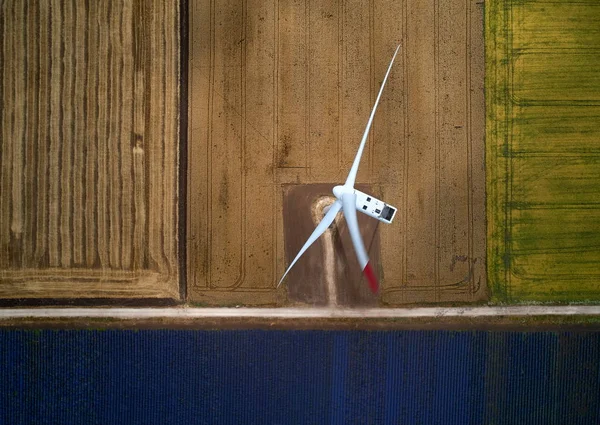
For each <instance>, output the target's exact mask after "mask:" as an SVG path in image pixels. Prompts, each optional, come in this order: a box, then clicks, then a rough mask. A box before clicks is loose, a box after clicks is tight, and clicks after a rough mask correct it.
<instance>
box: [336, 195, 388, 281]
mask: <svg viewBox="0 0 600 425" xmlns="http://www.w3.org/2000/svg"><path fill="white" fill-rule="evenodd" d="M342 205H343V209H344V217H345V218H346V223H347V224H348V230H349V231H350V238H351V239H352V244H353V245H354V251H355V252H356V258H357V259H358V264H359V265H360V268H361V270H362V271H363V273H364V274H365V277H366V278H367V281H368V282H369V288H371V291H372V292H377V291H378V290H379V283H378V282H377V277H376V276H375V272H374V271H373V268H372V267H371V264H370V263H369V256H368V254H367V250H366V249H365V244H364V243H363V240H362V236H361V235H360V229H359V228H358V219H357V218H356V194H355V193H344V194H343V195H342Z"/></svg>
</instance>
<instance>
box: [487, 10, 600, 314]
mask: <svg viewBox="0 0 600 425" xmlns="http://www.w3.org/2000/svg"><path fill="white" fill-rule="evenodd" d="M486 103H487V104H486V107H487V124H486V126H487V129H486V137H487V140H486V144H487V151H486V155H487V158H486V161H487V163H486V166H487V199H488V205H487V208H488V209H487V216H488V278H489V283H490V286H491V289H492V296H493V299H494V301H496V302H501V303H502V302H507V303H520V302H536V301H539V302H559V303H562V302H598V301H600V2H598V1H596V0H587V1H581V0H578V1H577V2H568V1H544V2H542V1H525V0H513V1H510V0H491V1H489V2H486Z"/></svg>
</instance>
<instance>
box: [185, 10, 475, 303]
mask: <svg viewBox="0 0 600 425" xmlns="http://www.w3.org/2000/svg"><path fill="white" fill-rule="evenodd" d="M191 3H192V5H191V6H192V9H191V15H190V42H191V43H190V68H189V75H190V80H189V83H190V86H189V91H190V97H189V99H190V114H189V118H190V132H189V173H190V174H189V179H188V187H189V188H190V189H191V190H190V192H189V198H188V214H189V219H188V223H189V230H188V283H189V294H190V299H191V301H192V302H197V303H201V304H208V305H231V304H275V305H283V304H287V303H296V302H300V303H308V304H317V305H320V304H324V303H327V302H328V295H327V294H326V293H325V292H326V291H324V290H323V283H322V281H323V277H322V276H323V273H322V271H323V272H324V268H326V266H325V265H324V263H321V264H319V258H325V256H324V255H322V254H321V253H322V252H323V249H333V250H334V254H335V256H336V258H338V263H339V262H345V261H346V259H348V260H350V261H353V259H352V255H353V252H352V251H350V252H349V253H348V252H345V251H344V247H343V244H337V245H335V244H333V245H331V246H333V248H326V247H325V246H324V245H323V239H322V240H320V241H319V242H317V244H319V246H317V244H315V246H314V247H313V252H312V253H310V254H308V255H307V258H305V259H304V260H305V261H300V262H299V263H298V264H297V266H296V268H297V269H296V270H294V271H293V272H292V273H290V278H289V279H288V280H287V282H286V283H285V284H284V285H282V288H280V289H279V290H277V289H275V285H276V282H277V281H278V280H279V277H280V276H281V275H282V273H283V272H284V270H285V268H286V266H287V264H288V262H289V261H290V260H291V259H292V258H293V257H294V256H295V253H296V252H295V250H296V249H298V248H299V246H301V244H302V243H303V241H302V239H305V238H306V237H308V235H309V234H310V232H311V231H312V229H311V226H314V223H310V221H308V222H307V220H310V211H311V208H312V205H310V202H308V203H307V202H300V203H297V205H296V201H294V202H291V201H290V199H288V197H289V196H293V195H292V194H293V193H297V191H298V190H300V191H302V190H304V189H303V188H310V187H315V186H313V185H315V184H318V185H319V186H318V187H320V188H321V189H320V190H322V188H323V187H326V186H328V187H332V186H333V185H334V184H338V183H341V182H343V181H344V179H345V177H346V174H347V172H348V170H349V168H350V164H351V162H352V160H353V158H354V155H355V153H356V149H357V147H358V144H359V141H360V137H361V135H362V132H363V129H364V126H365V124H366V121H367V118H368V115H369V113H370V110H371V107H372V104H373V101H374V98H375V96H376V94H377V91H378V89H379V85H380V83H381V81H382V79H383V76H384V74H385V70H386V68H387V65H388V63H389V60H390V58H391V55H392V53H393V51H394V49H395V47H396V46H397V45H398V44H401V45H402V49H401V53H400V54H399V57H398V58H397V59H396V63H395V65H394V68H393V70H392V73H391V75H390V79H389V81H388V84H387V86H386V90H385V92H384V94H383V97H382V100H381V103H380V106H379V109H378V112H377V115H376V117H375V121H374V125H373V128H372V130H371V133H370V138H369V141H368V144H367V147H366V149H365V154H364V156H363V160H362V163H361V167H360V170H359V177H358V180H357V182H358V183H360V184H363V185H366V186H367V187H368V188H370V190H371V191H372V193H373V194H374V195H375V196H377V197H379V198H380V199H383V200H384V201H386V202H388V203H390V204H392V205H394V206H396V207H398V209H399V210H398V214H397V216H396V219H395V221H394V223H393V224H392V225H389V226H388V225H383V224H382V225H380V226H376V227H374V229H372V230H370V231H369V230H368V229H363V236H365V237H367V236H368V233H369V232H371V236H370V238H371V239H372V238H373V235H374V233H373V232H375V231H376V232H377V240H378V242H377V245H378V247H375V248H374V249H375V251H374V252H372V253H371V255H372V256H373V257H376V258H378V267H377V269H378V273H379V275H380V278H381V280H382V289H381V292H380V294H379V296H378V297H377V299H375V300H369V299H368V298H365V297H364V296H360V295H356V296H350V297H346V298H344V301H342V303H343V304H349V305H354V304H364V303H367V304H381V305H399V304H406V303H423V302H426V303H453V302H471V301H479V300H485V299H486V298H487V289H486V284H485V282H486V271H485V175H484V141H483V139H484V97H483V77H484V55H483V4H482V3H481V2H475V1H469V0H451V1H445V2H435V3H434V2H423V1H404V2H396V1H391V0H373V1H370V2H363V1H343V2H342V1H339V2H312V1H309V0H306V1H287V0H286V1H279V2H275V3H274V4H272V3H266V2H262V1H252V0H249V1H245V2H237V1H230V2H210V1H208V0H194V1H192V2H191ZM294 186H295V187H297V188H294ZM306 190H309V189H306ZM311 199H313V198H311ZM313 200H314V199H313ZM311 202H312V201H311ZM294 209H296V211H294ZM303 215H305V216H306V218H305V219H302V218H300V217H301V216H303ZM290 217H294V219H293V220H290ZM294 220H297V224H296V223H291V221H294ZM340 226H342V224H340ZM340 234H341V231H340ZM351 259H352V260H351ZM340 267H342V268H345V267H348V268H349V270H351V269H352V264H350V262H348V263H347V264H342V265H341V266H340ZM334 272H335V273H337V274H336V279H337V281H336V286H337V287H344V288H354V287H355V283H352V282H350V283H348V282H349V281H348V279H347V278H346V277H345V275H344V274H343V273H342V274H340V273H338V272H337V271H334ZM335 273H334V274H335ZM358 273H360V272H358ZM353 279H354V278H353ZM363 285H365V284H364V282H363ZM286 286H287V287H286ZM357 290H359V289H357ZM352 291H354V290H351V291H350V292H352ZM354 292H356V291H354ZM356 293H358V292H356ZM340 296H342V295H340Z"/></svg>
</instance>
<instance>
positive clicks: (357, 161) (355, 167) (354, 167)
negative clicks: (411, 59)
mask: <svg viewBox="0 0 600 425" xmlns="http://www.w3.org/2000/svg"><path fill="white" fill-rule="evenodd" d="M398 50H400V45H398V47H396V51H395V52H394V56H392V60H391V61H390V65H389V66H388V69H387V72H386V73H385V77H384V79H383V82H382V83H381V88H380V89H379V94H378V95H377V99H376V100H375V105H374V106H373V110H372V111H371V116H370V117H369V121H368V122H367V128H366V129H365V133H364V134H363V137H362V140H361V141H360V146H359V147H358V152H357V153H356V157H355V158H354V162H353V163H352V168H350V173H348V178H347V179H346V183H345V184H344V186H349V187H354V182H355V181H356V174H357V173H358V165H359V164H360V158H361V157H362V153H363V150H364V148H365V144H366V143H367V137H368V136H369V130H371V124H373V117H374V116H375V111H376V110H377V105H378V104H379V99H380V98H381V93H383V88H384V87H385V83H386V81H387V78H388V75H390V71H391V70H392V65H393V64H394V59H396V55H397V54H398Z"/></svg>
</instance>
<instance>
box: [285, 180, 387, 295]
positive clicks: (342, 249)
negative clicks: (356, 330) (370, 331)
mask: <svg viewBox="0 0 600 425" xmlns="http://www.w3.org/2000/svg"><path fill="white" fill-rule="evenodd" d="M333 186H335V185H334V184H326V183H324V184H304V185H285V186H284V188H283V190H284V202H283V225H284V238H285V258H286V262H287V264H290V263H291V262H292V261H293V259H294V257H295V256H296V254H297V253H298V251H300V248H302V246H303V245H304V243H305V242H306V240H307V239H308V237H309V236H310V234H311V233H312V232H313V230H314V229H315V227H316V226H317V224H318V223H319V221H320V220H321V219H322V218H323V215H324V213H325V211H324V207H326V205H327V204H329V203H330V202H327V199H328V198H329V197H331V203H332V202H333V201H334V200H335V198H334V197H333V194H332V192H331V191H332V189H333ZM356 189H358V190H360V191H363V192H365V193H372V189H371V187H370V186H369V185H356ZM357 218H358V226H359V228H360V232H361V235H362V238H363V241H364V243H365V247H366V249H367V252H368V254H369V257H370V261H371V264H372V265H373V269H374V271H375V273H376V275H379V274H380V273H379V257H380V256H379V251H380V248H379V245H380V243H379V232H378V224H379V222H378V221H377V220H375V219H373V218H370V217H368V216H366V215H365V214H358V217H357ZM282 285H285V286H286V287H287V292H288V297H289V300H290V301H292V302H300V303H307V304H312V305H339V306H373V305H377V304H378V300H379V296H378V295H377V294H372V293H371V292H370V290H369V288H368V285H367V282H366V280H365V279H364V278H363V274H362V271H361V269H360V266H359V264H358V261H357V259H356V253H355V252H354V247H353V245H352V240H351V238H350V233H349V232H348V227H347V226H346V221H345V220H344V218H343V213H341V212H340V213H339V214H338V216H337V218H336V220H335V221H334V222H333V224H332V225H331V226H330V227H329V229H328V230H327V231H326V232H325V233H324V234H323V235H322V236H321V237H320V238H319V239H318V240H317V241H316V242H315V243H314V244H313V245H312V246H311V247H310V248H309V249H308V250H307V251H306V252H305V253H304V255H303V256H302V257H301V258H300V259H299V260H298V262H297V263H296V264H295V265H294V267H293V268H292V269H291V270H290V272H289V274H288V275H287V277H286V278H285V281H284V282H283V283H282Z"/></svg>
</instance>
